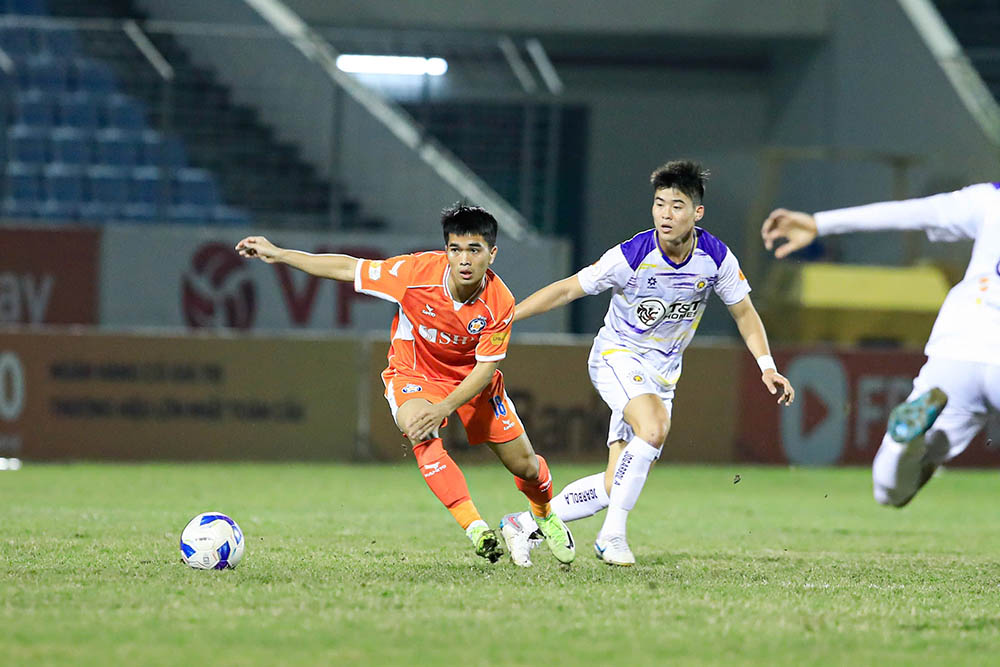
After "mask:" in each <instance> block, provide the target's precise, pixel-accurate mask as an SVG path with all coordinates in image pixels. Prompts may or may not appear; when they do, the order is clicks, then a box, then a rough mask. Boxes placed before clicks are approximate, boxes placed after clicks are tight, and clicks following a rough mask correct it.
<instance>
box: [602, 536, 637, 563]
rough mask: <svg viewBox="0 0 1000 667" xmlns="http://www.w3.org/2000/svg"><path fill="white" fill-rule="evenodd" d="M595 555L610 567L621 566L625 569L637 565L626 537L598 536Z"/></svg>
mask: <svg viewBox="0 0 1000 667" xmlns="http://www.w3.org/2000/svg"><path fill="white" fill-rule="evenodd" d="M594 554H595V555H596V556H597V558H598V559H599V560H603V561H604V562H605V563H607V564H608V565H621V566H623V567H629V566H631V565H635V556H633V555H632V550H631V549H629V548H628V541H627V540H626V539H625V536H624V535H610V536H608V537H602V536H600V535H598V536H597V540H596V541H595V542H594Z"/></svg>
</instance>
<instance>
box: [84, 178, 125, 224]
mask: <svg viewBox="0 0 1000 667" xmlns="http://www.w3.org/2000/svg"><path fill="white" fill-rule="evenodd" d="M86 181H87V192H88V193H89V198H88V201H87V202H86V203H84V205H83V206H82V207H81V209H80V217H82V218H84V219H87V220H107V219H115V218H119V217H124V213H123V209H124V207H125V205H126V204H127V203H128V193H129V182H128V171H127V170H126V169H122V168H120V167H109V166H106V165H94V166H91V167H87V169H86Z"/></svg>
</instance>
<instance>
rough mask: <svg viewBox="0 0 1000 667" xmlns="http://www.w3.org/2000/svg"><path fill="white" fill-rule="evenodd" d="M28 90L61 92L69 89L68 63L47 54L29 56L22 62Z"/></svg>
mask: <svg viewBox="0 0 1000 667" xmlns="http://www.w3.org/2000/svg"><path fill="white" fill-rule="evenodd" d="M24 66H25V67H26V69H27V81H28V87H29V88H38V89H40V90H46V91H53V92H58V91H63V90H66V89H67V88H69V61H67V60H63V59H62V58H53V57H52V56H51V55H49V54H40V55H35V56H29V57H28V59H27V60H25V61H24Z"/></svg>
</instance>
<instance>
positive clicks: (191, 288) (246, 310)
mask: <svg viewBox="0 0 1000 667" xmlns="http://www.w3.org/2000/svg"><path fill="white" fill-rule="evenodd" d="M248 270H249V269H248V267H247V265H246V264H245V263H244V262H243V261H242V260H240V258H239V256H238V255H237V254H236V253H234V252H233V249H232V248H231V247H229V245H228V244H224V243H206V244H204V245H203V246H201V247H200V248H198V250H197V251H195V253H194V257H192V258H191V268H190V270H188V272H187V273H186V274H185V275H184V278H183V280H182V283H181V307H182V310H183V311H184V319H185V321H186V322H187V323H188V326H190V327H193V328H196V329H200V328H221V327H228V328H232V329H249V328H250V327H252V326H253V321H254V316H255V315H256V314H257V291H256V288H255V287H254V284H253V282H252V281H251V280H250V278H249V276H248V274H247V272H248Z"/></svg>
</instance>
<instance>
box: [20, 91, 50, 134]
mask: <svg viewBox="0 0 1000 667" xmlns="http://www.w3.org/2000/svg"><path fill="white" fill-rule="evenodd" d="M15 97H16V99H17V115H16V116H15V120H16V122H17V123H20V124H21V125H30V126H33V127H49V126H50V125H52V123H53V122H55V116H56V109H55V104H54V102H53V99H52V95H51V94H49V93H48V92H46V91H41V90H37V89H32V90H25V91H21V92H19V93H17V94H16V96H15Z"/></svg>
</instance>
